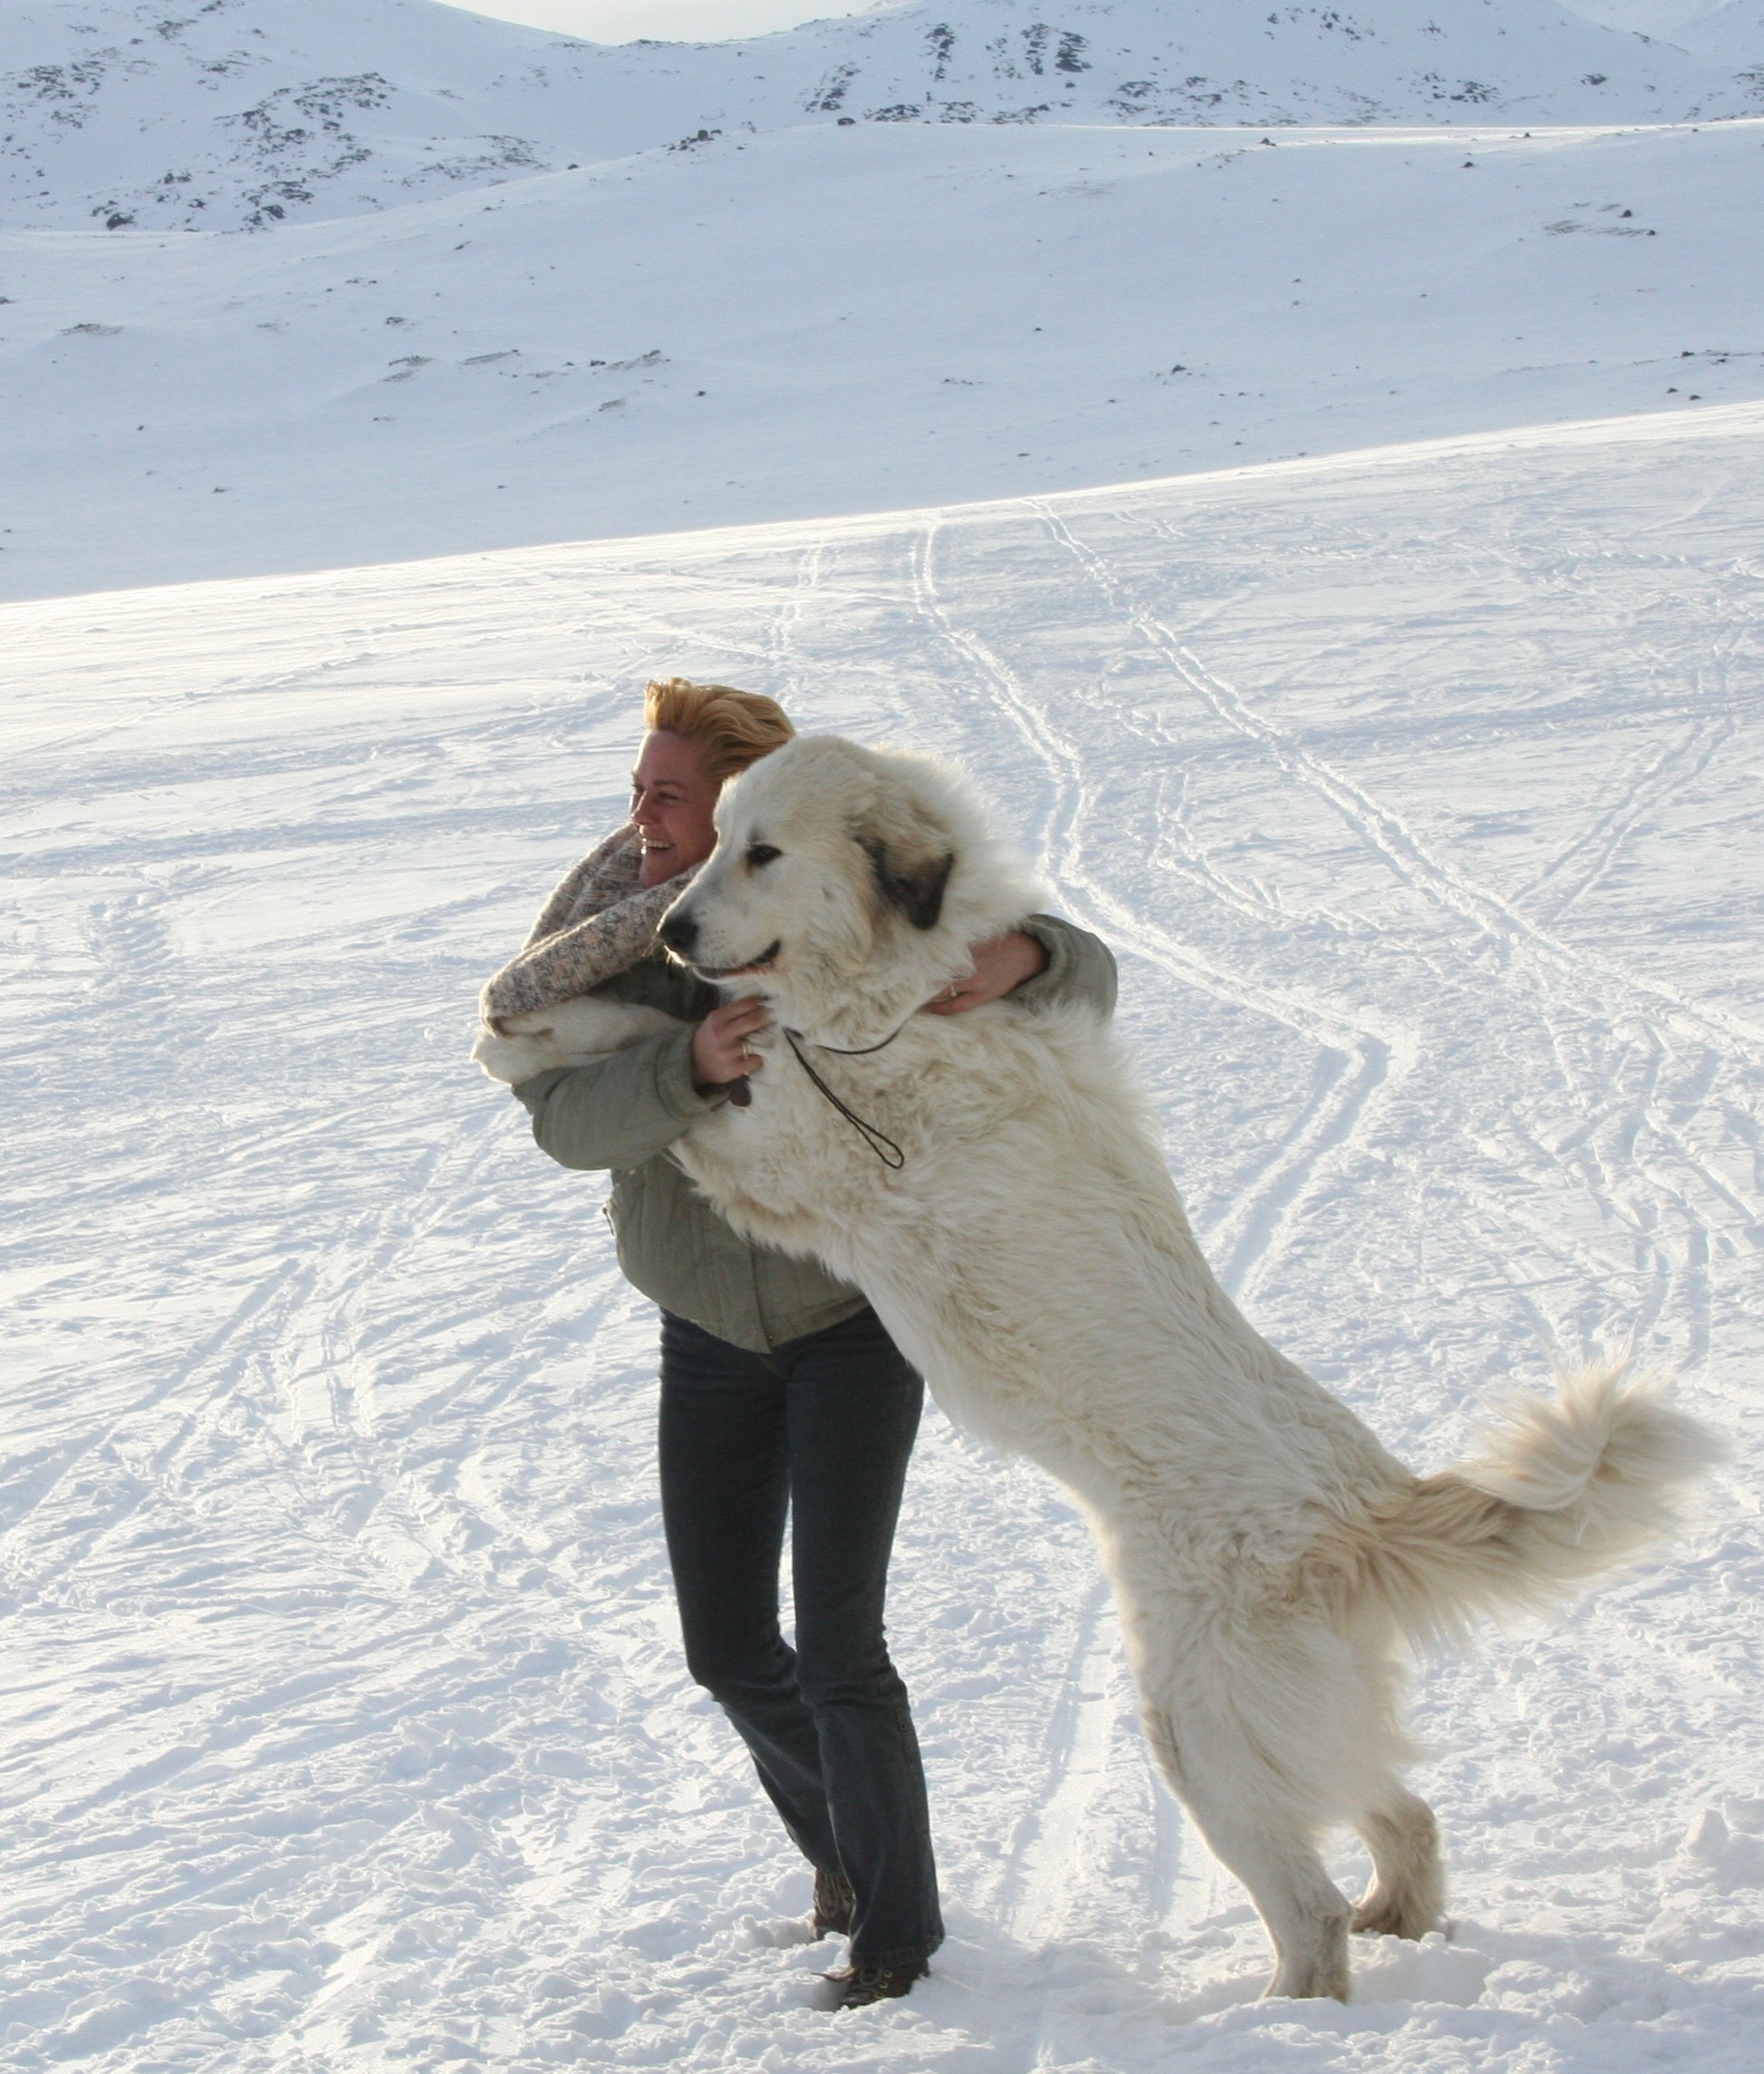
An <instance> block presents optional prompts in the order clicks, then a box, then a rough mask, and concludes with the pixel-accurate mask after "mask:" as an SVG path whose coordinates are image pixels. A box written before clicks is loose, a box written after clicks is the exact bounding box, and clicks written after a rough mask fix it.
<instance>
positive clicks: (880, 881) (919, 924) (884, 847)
mask: <svg viewBox="0 0 1764 2074" xmlns="http://www.w3.org/2000/svg"><path fill="white" fill-rule="evenodd" d="M852 833H853V837H854V838H855V839H856V841H857V842H858V843H859V844H860V845H861V846H862V848H863V852H864V854H865V855H866V856H867V857H868V858H869V860H870V865H871V869H872V871H874V873H875V875H876V891H877V892H878V893H879V894H880V895H881V896H882V900H883V901H885V902H886V903H887V904H888V905H889V906H890V907H893V908H898V909H899V910H900V911H901V913H902V914H903V915H904V916H905V917H906V919H907V920H909V921H910V922H911V924H912V926H913V928H914V929H935V928H936V927H937V920H938V917H939V916H940V914H941V913H942V912H943V895H944V893H945V891H947V890H948V887H949V883H950V872H951V871H953V870H954V869H955V862H956V859H955V851H954V849H953V848H952V847H951V845H950V834H949V831H948V830H947V829H945V828H940V827H939V826H938V824H937V823H936V822H935V821H933V820H932V819H931V815H930V814H929V813H926V812H925V810H924V808H923V807H922V806H921V805H920V803H918V802H917V801H916V800H912V799H902V798H900V797H898V796H896V797H894V798H892V799H888V798H884V799H882V800H880V801H878V802H877V803H875V805H873V806H872V808H871V810H870V812H869V813H865V814H863V815H861V816H860V817H859V819H858V821H857V823H855V825H854V826H853V830H852Z"/></svg>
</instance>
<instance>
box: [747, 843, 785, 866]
mask: <svg viewBox="0 0 1764 2074" xmlns="http://www.w3.org/2000/svg"><path fill="white" fill-rule="evenodd" d="M783 855H784V852H783V851H782V850H775V849H773V847H772V845H771V844H770V843H769V842H753V843H749V845H748V846H747V862H748V863H750V864H751V865H753V867H754V868H755V871H757V870H758V868H759V867H760V865H762V864H769V863H770V862H772V860H773V859H774V858H775V857H782V856H783Z"/></svg>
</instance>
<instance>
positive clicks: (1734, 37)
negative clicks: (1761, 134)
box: [1672, 0, 1764, 91]
mask: <svg viewBox="0 0 1764 2074" xmlns="http://www.w3.org/2000/svg"><path fill="white" fill-rule="evenodd" d="M1672 41H1673V42H1674V43H1676V44H1681V45H1682V46H1683V48H1684V49H1686V50H1687V51H1690V52H1691V54H1693V55H1694V56H1696V57H1699V58H1701V59H1702V60H1703V62H1704V63H1708V64H1711V65H1715V66H1718V67H1720V69H1721V70H1723V71H1725V72H1728V73H1734V74H1737V75H1739V76H1740V77H1741V78H1742V80H1743V81H1744V83H1746V84H1748V85H1749V86H1751V87H1752V88H1753V89H1754V90H1756V91H1764V0H1728V4H1727V5H1726V6H1725V7H1718V8H1716V9H1715V11H1714V12H1713V13H1712V14H1709V15H1699V16H1698V18H1697V19H1696V20H1695V21H1694V22H1689V23H1687V24H1685V25H1684V27H1683V28H1681V29H1679V30H1676V31H1675V32H1674V33H1673V36H1672Z"/></svg>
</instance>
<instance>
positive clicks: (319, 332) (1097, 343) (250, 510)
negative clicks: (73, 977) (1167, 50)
mask: <svg viewBox="0 0 1764 2074" xmlns="http://www.w3.org/2000/svg"><path fill="white" fill-rule="evenodd" d="M1276 140H1278V141H1276ZM1760 145H1764V123H1758V122H1741V123H1723V124H1718V125H1713V126H1709V127H1705V128H1703V129H1701V131H1694V130H1691V129H1680V130H1646V131H1639V132H1621V131H1620V132H1611V131H1574V132H1569V133H1566V134H1563V133H1549V132H1544V133H1536V134H1534V135H1533V136H1531V137H1530V138H1526V137H1525V136H1522V135H1515V134H1514V133H1512V132H1511V131H1496V132H1495V133H1493V134H1486V133H1477V132H1476V131H1466V130H1439V129H1428V130H1424V131H1388V130H1382V129H1362V130H1353V131H1301V130H1288V131H1218V130H1213V131H1194V130H1187V131H1176V130H1162V129H1160V130H1150V131H1147V130H1123V129H1109V130H1102V131H1098V130H1096V129H1082V128H1077V127H1071V126H1067V125H1061V126H1059V127H1057V128H1048V129H1039V130H1036V129H1021V128H1016V127H1005V128H994V127H992V126H990V125H970V126H961V127H958V126H954V125H950V126H942V125H940V126H936V127H933V128H929V129H928V128H923V127H918V126H910V125H904V124H898V123H894V124H888V123H882V124H874V125H859V126H855V127H853V128H852V129H849V130H841V129H836V128H827V127H824V126H818V127H798V128H796V129H793V130H789V131H776V132H774V133H772V134H770V135H762V136H756V137H741V136H732V135H729V134H727V133H726V134H725V135H724V136H722V137H720V138H716V139H714V140H713V141H710V142H709V143H707V144H706V145H704V146H702V147H700V148H699V149H697V151H690V152H668V151H660V152H652V153H648V154H646V155H644V156H642V157H639V158H636V159H630V160H625V161H616V162H614V163H612V164H610V165H606V166H601V167H599V168H583V169H582V170H580V171H577V172H562V173H556V174H549V175H540V176H530V177H528V178H526V179H524V180H519V181H516V182H513V183H512V184H509V185H505V186H502V187H501V188H498V189H496V190H492V191H490V192H488V193H484V192H473V193H466V194H459V195H453V196H446V197H441V198H437V199H436V200H432V201H427V202H421V203H414V204H411V205H409V206H407V207H405V208H403V209H392V210H385V211H380V212H376V213H372V214H368V215H365V216H361V217H358V218H356V219H352V220H349V221H346V222H340V223H324V222H318V223H301V224H295V225H291V226H289V227H287V228H285V229H281V230H279V231H278V233H277V234H276V235H275V236H273V237H266V238H204V237H188V236H179V235H174V234H166V235H158V236H156V235H152V234H148V233H141V232H122V233H118V234H116V235H114V236H109V237H106V236H103V235H98V236H84V237H77V238H71V239H70V238H66V237H63V236H60V235H55V234H44V233H41V232H37V233H29V234H19V233H13V234H11V235H10V236H9V237H8V236H5V235H4V234H0V290H3V291H4V292H5V294H7V295H8V296H9V297H11V300H10V303H9V304H8V306H7V307H5V308H0V490H3V491H4V495H0V596H12V597H29V596H40V595H43V594H45V593H47V592H50V591H54V590H65V589H96V588H108V587H111V586H115V585H122V584H130V583H146V582H165V581H180V580H188V579H191V578H193V577H198V576H203V575H209V576H218V575H239V574H248V573H252V572H258V571H265V570H289V569H301V568H314V567H326V566H335V565H336V564H339V563H344V562H355V561H378V560H393V559H397V558H400V557H408V556H415V555H424V554H437V553H445V552H454V551H461V550H467V549H472V548H492V547H508V546H513V545H519V544H523V543H536V542H540V541H544V540H570V539H580V538H584V537H588V536H600V537H605V536H609V535H611V536H616V535H620V534H625V533H630V532H648V531H660V530H664V529H668V528H671V527H694V528H696V527H702V526H707V525H716V524H730V523H743V522H751V521H758V520H770V519H782V518H790V517H794V516H798V515H801V514H803V513H805V512H816V511H820V512H828V511H865V510H872V511H873V510H888V509H892V508H895V507H899V506H902V505H911V504H916V503H930V502H941V501H948V500H951V499H961V498H972V497H985V496H1009V495H1014V494H1018V493H1021V492H1025V491H1027V490H1029V489H1046V490H1059V489H1069V488H1073V487H1075V486H1077V485H1079V484H1082V483H1085V482H1118V481H1121V480H1123V479H1126V478H1135V477H1145V476H1156V475H1164V474H1170V473H1176V472H1191V471H1195V470H1201V469H1206V468H1216V467H1220V466H1230V465H1231V464H1232V463H1236V462H1254V461H1267V460H1272V459H1276V458H1280V457H1282V456H1285V455H1290V454H1296V453H1311V454H1315V453H1330V452H1336V453H1340V452H1342V451H1344V450H1349V449H1357V448H1364V447H1369V446H1375V445H1379V444H1383V443H1389V442H1392V441H1399V440H1405V439H1419V438H1427V437H1429V436H1438V435H1441V434H1445V433H1455V432H1473V431H1484V430H1491V429H1496V428H1500V427H1504V426H1521V425H1526V424H1541V423H1547V422H1553V421H1558V420H1562V419H1564V418H1581V417H1590V416H1599V415H1614V414H1622V413H1625V412H1632V411H1645V410H1657V411H1664V412H1672V413H1679V412H1683V411H1686V410H1689V411H1691V412H1695V411H1697V410H1700V409H1701V408H1703V407H1705V406H1707V405H1710V404H1721V403H1730V402H1736V401H1741V400H1745V399H1749V398H1760V397H1764V264H1759V263H1755V262H1753V261H1752V260H1750V259H1749V258H1747V257H1746V256H1747V255H1750V254H1754V253H1756V251H1757V249H1758V244H1759V224H1760V223H1764V149H1760Z"/></svg>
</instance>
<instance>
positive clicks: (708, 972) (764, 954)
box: [692, 937, 784, 980]
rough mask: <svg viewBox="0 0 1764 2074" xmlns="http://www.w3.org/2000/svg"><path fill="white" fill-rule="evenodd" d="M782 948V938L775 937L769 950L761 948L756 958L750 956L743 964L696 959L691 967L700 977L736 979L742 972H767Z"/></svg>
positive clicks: (773, 964) (776, 959) (775, 961)
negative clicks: (723, 963)
mask: <svg viewBox="0 0 1764 2074" xmlns="http://www.w3.org/2000/svg"><path fill="white" fill-rule="evenodd" d="M782 949H784V939H783V938H782V937H779V938H777V939H776V940H775V941H774V943H773V944H772V947H771V949H769V950H762V951H761V952H760V954H759V956H758V957H757V958H750V959H748V960H747V962H746V964H745V965H700V964H698V963H697V961H696V960H695V961H694V963H693V967H692V969H693V970H694V971H695V972H696V973H697V975H698V977H699V979H711V980H716V979H739V978H740V977H741V975H742V974H743V973H744V972H769V971H770V970H771V969H772V968H773V966H775V964H776V963H777V961H778V953H779V951H781V950H782Z"/></svg>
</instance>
